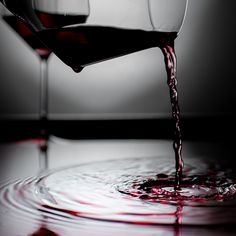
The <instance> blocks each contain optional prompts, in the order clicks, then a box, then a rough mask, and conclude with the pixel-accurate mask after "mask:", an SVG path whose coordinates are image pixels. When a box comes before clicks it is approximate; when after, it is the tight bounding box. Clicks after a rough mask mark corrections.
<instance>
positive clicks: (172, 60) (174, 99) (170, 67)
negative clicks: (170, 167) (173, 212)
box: [161, 42, 184, 190]
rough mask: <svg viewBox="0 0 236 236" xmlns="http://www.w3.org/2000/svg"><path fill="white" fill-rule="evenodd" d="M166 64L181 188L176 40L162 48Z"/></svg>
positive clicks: (178, 185) (176, 186)
mask: <svg viewBox="0 0 236 236" xmlns="http://www.w3.org/2000/svg"><path fill="white" fill-rule="evenodd" d="M161 50H162V52H163V54H164V58H165V65H166V72H167V84H168V86H169V90H170V101H171V107H172V117H173V120H174V124H175V137H174V143H173V147H174V151H175V167H176V174H175V189H176V190H180V181H181V177H182V172H183V167H184V163H183V159H182V133H181V127H180V109H179V103H178V92H177V87H176V85H177V78H176V75H177V74H176V62H177V59H176V55H175V50H174V42H171V43H167V44H166V45H164V46H163V47H162V48H161Z"/></svg>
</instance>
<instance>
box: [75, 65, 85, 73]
mask: <svg viewBox="0 0 236 236" xmlns="http://www.w3.org/2000/svg"><path fill="white" fill-rule="evenodd" d="M72 69H73V71H74V72H75V73H80V72H81V71H82V70H83V69H84V67H82V66H74V67H72Z"/></svg>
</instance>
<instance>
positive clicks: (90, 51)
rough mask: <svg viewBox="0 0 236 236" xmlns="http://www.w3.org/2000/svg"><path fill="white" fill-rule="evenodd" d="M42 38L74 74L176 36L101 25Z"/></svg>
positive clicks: (63, 30)
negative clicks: (95, 64)
mask: <svg viewBox="0 0 236 236" xmlns="http://www.w3.org/2000/svg"><path fill="white" fill-rule="evenodd" d="M38 36H39V38H40V39H41V40H42V41H43V42H44V43H45V44H46V45H47V46H48V47H49V48H50V49H51V50H52V51H53V52H54V53H55V54H56V55H57V56H58V57H59V58H60V59H61V60H62V61H63V62H64V63H65V64H67V65H68V66H70V67H72V68H73V69H74V70H75V71H77V70H80V68H82V67H84V66H86V65H88V64H92V63H95V62H99V61H103V60H107V59H111V58H115V57H118V56H122V55H126V54H129V53H133V52H137V51H140V50H144V49H147V48H151V47H157V46H159V47H161V46H162V45H164V44H165V41H172V40H173V39H174V38H175V37H176V33H175V32H174V33H164V32H148V31H144V30H128V29H120V28H112V27H101V26H75V27H69V28H61V29H54V30H44V31H42V32H40V33H38Z"/></svg>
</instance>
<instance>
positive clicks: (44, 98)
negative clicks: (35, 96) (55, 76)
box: [1, 9, 51, 138]
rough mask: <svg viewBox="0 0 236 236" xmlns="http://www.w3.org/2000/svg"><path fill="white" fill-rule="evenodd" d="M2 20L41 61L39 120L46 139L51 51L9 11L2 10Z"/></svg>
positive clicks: (42, 133)
mask: <svg viewBox="0 0 236 236" xmlns="http://www.w3.org/2000/svg"><path fill="white" fill-rule="evenodd" d="M1 15H2V19H3V20H4V21H5V23H7V25H9V26H10V27H11V28H12V29H13V30H14V31H15V32H16V33H17V34H18V35H19V36H20V37H21V38H22V39H23V40H24V42H25V43H26V44H27V45H28V46H29V47H30V48H31V49H32V50H33V51H34V52H35V53H36V55H37V56H38V57H39V61H40V89H39V119H40V121H41V124H42V125H41V126H42V127H41V130H40V132H41V135H42V138H44V136H45V134H46V131H45V121H46V120H47V116H48V59H49V57H50V55H51V50H50V49H48V48H47V47H46V46H45V45H44V44H43V43H42V42H41V41H40V40H39V39H38V38H37V37H36V36H35V34H34V32H33V31H32V30H31V29H30V28H29V26H28V25H27V24H26V23H25V22H24V21H22V20H21V19H19V18H18V17H16V16H15V15H13V14H12V13H11V12H9V11H8V10H7V9H3V10H2V14H1Z"/></svg>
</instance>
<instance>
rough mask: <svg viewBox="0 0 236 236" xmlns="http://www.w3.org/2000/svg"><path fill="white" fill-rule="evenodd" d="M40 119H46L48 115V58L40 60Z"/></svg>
mask: <svg viewBox="0 0 236 236" xmlns="http://www.w3.org/2000/svg"><path fill="white" fill-rule="evenodd" d="M39 115H40V120H46V119H47V117H48V63H47V59H44V58H42V59H41V60H40V104H39Z"/></svg>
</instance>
